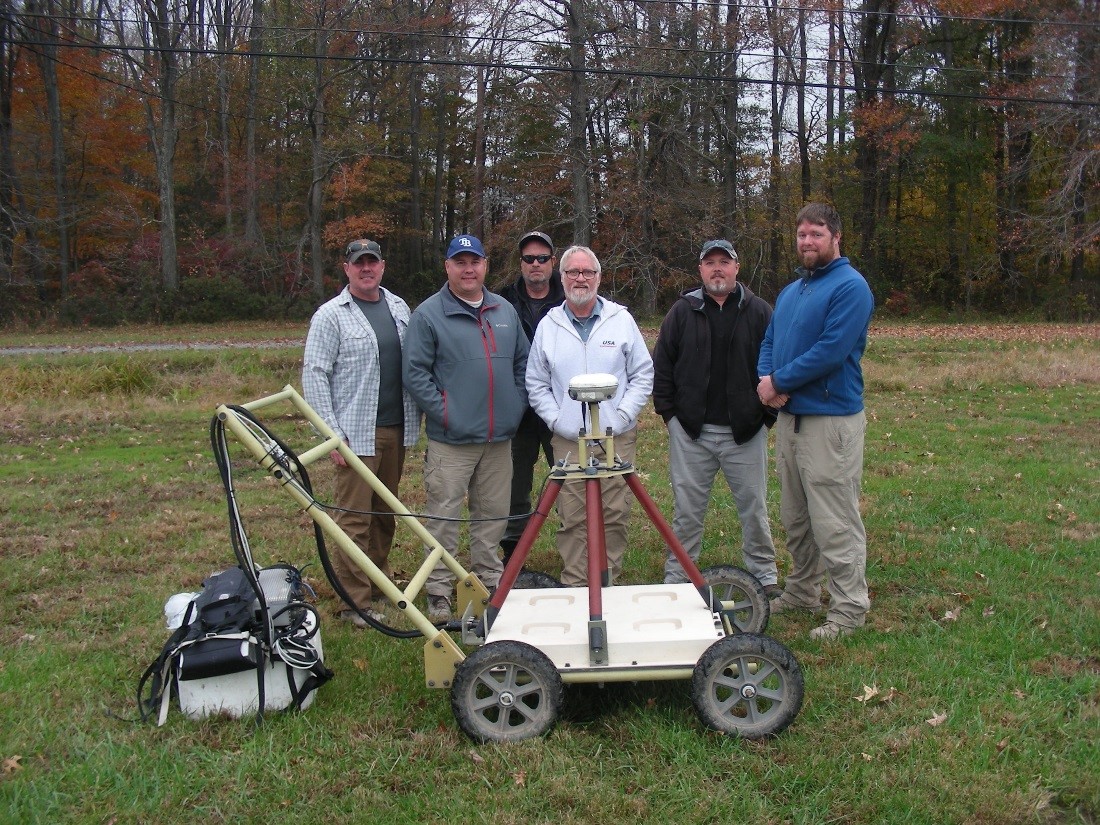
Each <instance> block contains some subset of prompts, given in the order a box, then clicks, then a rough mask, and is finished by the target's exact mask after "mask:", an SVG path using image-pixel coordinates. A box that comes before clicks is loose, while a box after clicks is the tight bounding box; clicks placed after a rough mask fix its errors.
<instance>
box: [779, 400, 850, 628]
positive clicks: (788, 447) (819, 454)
mask: <svg viewBox="0 0 1100 825" xmlns="http://www.w3.org/2000/svg"><path fill="white" fill-rule="evenodd" d="M796 424H797V427H798V431H797V432H796V431H795V426H796ZM866 428H867V420H866V418H865V416H864V414H863V413H862V412H859V413H856V414H855V415H844V416H832V415H803V416H793V415H788V414H787V413H780V414H779V421H778V423H777V424H776V435H775V463H776V468H777V470H778V472H779V483H780V485H781V486H782V488H783V493H782V497H781V504H780V518H781V519H782V520H783V526H784V527H785V528H786V529H787V550H788V552H789V553H790V554H791V572H790V574H789V575H788V576H787V579H786V581H785V582H784V588H783V589H784V593H785V596H786V598H787V599H788V600H789V601H792V602H794V603H795V604H800V605H805V606H815V605H819V604H821V584H822V581H823V579H825V577H826V576H828V588H829V615H828V620H829V621H833V622H836V623H837V624H839V625H842V626H843V627H860V626H861V625H863V623H864V621H865V617H866V615H867V610H868V609H869V608H870V606H871V601H870V598H869V597H868V595H867V533H866V531H865V530H864V528H863V519H862V518H860V515H859V486H860V481H861V480H862V478H863V436H864V431H865V430H866Z"/></svg>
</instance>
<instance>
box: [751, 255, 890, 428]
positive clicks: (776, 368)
mask: <svg viewBox="0 0 1100 825" xmlns="http://www.w3.org/2000/svg"><path fill="white" fill-rule="evenodd" d="M796 271H797V272H798V274H799V275H800V276H801V277H800V278H799V280H797V281H795V282H793V283H791V284H788V285H787V286H786V287H785V288H784V289H783V291H782V292H780V293H779V298H778V299H777V300H776V302H775V312H774V313H773V314H772V319H771V322H770V323H769V324H768V330H767V332H766V333H765V334H764V341H763V343H762V344H761V345H760V358H759V361H758V364H757V372H758V373H759V374H760V375H761V376H765V375H770V376H771V377H772V385H773V386H774V387H775V389H776V391H777V392H781V393H789V394H790V396H791V397H790V400H789V401H787V404H786V405H785V406H784V407H783V410H784V411H785V412H788V413H791V414H792V415H853V414H855V413H857V412H859V411H860V410H862V409H863V370H862V369H861V367H860V364H859V361H860V358H862V357H863V350H864V348H865V347H866V346H867V328H868V326H869V325H870V323H871V313H872V311H873V310H874V308H875V299H874V297H873V296H872V295H871V288H870V287H869V286H867V281H866V280H864V278H863V276H862V275H860V274H859V272H857V271H856V269H855V268H854V267H853V266H852V265H851V264H850V263H849V262H848V259H847V258H845V257H840V258H836V259H835V260H833V261H831V262H830V263H828V264H827V265H826V266H823V267H822V268H820V269H815V270H813V271H809V272H808V271H806V270H805V269H801V268H799V269H798V270H796Z"/></svg>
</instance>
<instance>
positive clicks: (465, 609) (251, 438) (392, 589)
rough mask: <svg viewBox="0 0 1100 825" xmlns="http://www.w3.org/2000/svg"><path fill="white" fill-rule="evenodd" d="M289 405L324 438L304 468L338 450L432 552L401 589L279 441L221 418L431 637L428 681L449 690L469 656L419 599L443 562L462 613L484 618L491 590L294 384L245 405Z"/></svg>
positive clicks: (303, 457) (301, 457) (231, 414)
mask: <svg viewBox="0 0 1100 825" xmlns="http://www.w3.org/2000/svg"><path fill="white" fill-rule="evenodd" d="M283 403H289V404H290V405H291V406H292V407H294V409H295V410H296V411H297V412H298V413H299V414H300V415H301V416H302V417H303V418H305V419H306V421H308V422H309V424H310V425H311V426H312V427H313V429H314V430H315V431H316V432H317V433H318V435H319V436H320V437H321V439H322V441H321V442H320V443H319V444H316V445H315V446H313V447H311V448H309V449H307V450H306V451H304V452H302V453H299V454H298V456H297V464H298V467H307V466H309V465H310V464H312V463H313V462H315V461H318V460H320V459H324V458H327V457H328V455H329V453H331V452H332V451H334V450H335V451H337V452H339V453H340V455H341V456H343V458H344V460H345V461H346V462H347V463H348V466H349V467H351V468H353V469H354V470H355V471H356V472H357V473H358V474H359V475H360V476H362V477H363V480H364V481H366V482H367V484H369V485H370V487H371V489H372V490H374V492H375V493H376V494H377V495H378V496H379V498H381V499H382V500H383V501H385V502H386V504H387V506H389V508H390V509H391V510H393V512H394V515H395V516H396V517H397V518H399V519H401V520H402V521H403V522H405V524H407V525H408V526H409V528H410V529H411V530H412V531H413V533H414V534H415V535H416V536H417V538H419V539H420V540H421V541H422V542H424V545H425V546H426V547H427V548H429V552H428V553H427V555H426V556H425V557H424V563H423V564H421V565H420V567H419V568H417V570H416V572H415V574H414V575H413V576H412V578H411V580H410V581H409V583H408V585H407V586H406V587H405V589H404V590H401V589H400V588H399V587H398V586H397V585H396V584H394V583H393V582H392V581H390V579H389V577H388V576H386V574H385V573H383V572H382V570H381V569H380V568H379V567H378V566H377V565H376V564H375V563H374V562H373V561H371V560H370V558H369V557H368V556H367V555H366V553H364V552H363V551H362V550H361V549H360V548H359V546H358V545H357V544H356V543H355V542H354V541H352V540H351V538H350V537H349V536H348V534H347V533H345V532H344V530H343V528H341V527H340V525H338V524H337V523H336V521H335V520H334V519H333V518H332V517H331V516H330V515H329V514H328V513H327V512H326V511H325V510H324V509H323V508H322V507H320V506H318V504H317V501H316V499H315V498H314V497H313V496H312V495H311V494H310V493H309V492H308V491H307V490H305V489H304V488H303V487H302V486H301V484H299V483H298V480H297V476H296V474H295V473H292V472H287V470H286V467H285V464H286V462H288V461H289V460H290V457H289V456H286V455H284V454H283V451H282V450H281V449H280V448H279V446H278V445H277V444H275V443H274V442H270V443H269V442H266V441H264V440H261V438H260V436H259V435H258V434H257V431H256V428H255V427H254V426H253V425H252V423H251V422H249V421H248V420H247V419H246V418H245V417H243V416H241V415H240V414H239V413H237V412H236V411H235V410H233V409H231V408H230V406H228V405H226V404H222V405H221V406H219V407H218V409H217V416H218V418H219V420H221V421H222V422H223V423H224V424H225V426H226V427H228V428H229V430H230V431H232V433H233V434H234V435H235V436H236V437H237V439H238V440H239V441H240V442H241V444H243V445H244V446H245V448H246V449H248V451H249V452H251V453H252V455H253V456H254V457H255V458H256V460H257V461H258V462H259V463H260V466H262V467H263V468H264V469H265V470H266V471H267V472H269V473H271V475H272V477H273V478H274V479H275V480H276V481H278V482H279V484H280V485H281V486H282V487H283V489H284V490H286V491H287V492H288V493H289V494H290V497H291V498H293V499H294V500H295V501H296V502H298V504H299V505H301V507H302V509H303V510H304V511H305V512H306V513H307V514H308V515H309V517H310V518H312V519H313V521H314V522H315V523H316V524H318V525H319V526H320V527H321V529H322V530H323V531H324V533H325V535H326V536H328V537H329V538H330V539H332V540H333V541H334V542H335V543H336V544H338V545H339V546H340V549H341V550H343V551H344V553H346V554H347V556H348V557H349V558H350V559H351V560H352V561H354V562H355V564H356V565H358V567H359V568H360V569H361V570H362V571H363V572H364V573H366V574H367V576H368V577H369V578H370V580H371V584H373V585H374V587H375V588H377V589H378V590H379V591H380V592H381V593H382V594H383V595H384V596H385V597H386V598H387V599H389V600H390V601H391V602H392V603H393V604H394V605H395V606H396V607H397V608H398V609H400V610H402V611H403V612H404V613H405V615H406V616H407V617H408V619H409V621H410V622H412V624H413V626H414V627H416V629H417V630H419V631H420V632H421V633H423V634H424V638H425V639H426V641H425V644H424V674H425V682H426V683H427V686H428V687H431V688H449V687H450V686H451V684H452V682H453V681H454V674H455V669H456V668H457V667H458V665H459V664H460V663H461V662H462V661H463V660H464V659H465V658H466V655H465V654H464V653H463V652H462V650H461V649H460V648H459V647H458V645H457V644H456V643H455V641H454V639H453V638H452V637H451V636H450V634H448V633H447V632H446V631H444V630H440V629H438V628H437V627H436V626H435V625H434V624H432V623H431V622H430V621H428V618H427V616H425V615H424V614H423V613H422V612H421V611H420V610H419V608H417V607H416V605H415V604H414V600H415V599H416V597H417V596H418V595H419V594H420V592H421V591H422V590H423V589H424V586H425V584H426V583H427V581H428V575H429V573H431V571H432V570H433V569H434V568H435V567H436V565H437V564H443V565H445V566H446V567H447V568H448V569H449V570H450V571H451V572H452V573H454V574H455V576H456V577H457V579H458V586H457V594H458V599H457V601H458V606H457V609H458V612H459V614H460V615H463V616H467V615H470V616H475V617H477V616H481V615H482V613H484V611H485V605H486V603H487V602H488V600H489V591H488V589H487V588H486V587H485V585H484V584H482V583H481V581H480V580H479V579H478V578H477V576H476V575H474V574H473V573H470V572H467V571H466V569H465V568H463V567H462V565H461V564H459V563H458V561H457V560H456V559H455V557H454V556H452V555H451V554H450V553H449V552H448V551H447V550H446V549H445V548H444V547H443V545H441V544H440V543H439V542H438V541H436V539H435V537H434V536H433V535H432V534H431V533H430V532H429V531H428V530H427V528H425V527H424V525H423V524H421V523H420V520H419V519H418V518H417V517H416V516H415V515H413V514H412V513H411V512H409V510H408V509H407V508H406V507H405V505H404V504H402V503H401V501H400V499H398V498H397V496H395V495H394V494H393V493H391V492H390V491H389V490H388V489H387V488H386V485H385V484H383V483H382V482H381V481H379V480H378V477H377V476H376V475H375V474H374V473H372V472H371V470H370V468H369V467H367V465H365V464H364V463H363V462H362V461H361V460H360V459H359V456H357V455H356V454H355V453H354V452H353V451H352V450H351V448H350V447H348V445H347V444H345V443H344V440H343V439H342V438H340V437H339V436H338V435H336V433H335V432H333V430H332V428H331V427H329V426H328V424H326V423H325V422H324V420H323V419H322V418H321V417H320V416H319V415H318V414H317V412H316V411H315V410H314V409H313V408H312V407H311V406H309V404H307V403H306V400H305V399H304V398H303V397H302V396H301V395H300V394H299V393H298V391H297V390H295V389H294V387H292V386H290V385H289V384H288V385H287V386H286V387H284V388H283V389H282V391H281V392H277V393H275V394H274V395H269V396H267V397H266V398H260V399H257V400H255V401H250V402H248V403H246V404H241V405H239V406H241V407H243V408H244V409H246V410H248V411H249V412H252V413H255V412H256V411H258V410H262V409H265V408H268V407H272V406H274V405H276V404H283Z"/></svg>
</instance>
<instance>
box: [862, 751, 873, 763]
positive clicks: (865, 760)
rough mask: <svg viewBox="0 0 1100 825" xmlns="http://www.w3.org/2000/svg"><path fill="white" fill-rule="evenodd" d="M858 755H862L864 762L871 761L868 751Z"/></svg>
mask: <svg viewBox="0 0 1100 825" xmlns="http://www.w3.org/2000/svg"><path fill="white" fill-rule="evenodd" d="M860 756H862V757H863V761H864V762H870V761H871V754H869V753H860Z"/></svg>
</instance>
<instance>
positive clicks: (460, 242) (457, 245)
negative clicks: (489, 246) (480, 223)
mask: <svg viewBox="0 0 1100 825" xmlns="http://www.w3.org/2000/svg"><path fill="white" fill-rule="evenodd" d="M463 252H472V253H474V254H475V255H477V256H478V257H479V258H484V257H485V248H484V247H482V245H481V241H479V240H478V239H477V238H475V237H474V236H473V235H459V236H458V237H457V238H455V239H454V240H452V241H451V245H450V246H448V247H447V257H448V258H453V257H454V256H455V255H461V254H462V253H463Z"/></svg>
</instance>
